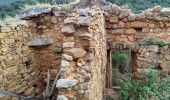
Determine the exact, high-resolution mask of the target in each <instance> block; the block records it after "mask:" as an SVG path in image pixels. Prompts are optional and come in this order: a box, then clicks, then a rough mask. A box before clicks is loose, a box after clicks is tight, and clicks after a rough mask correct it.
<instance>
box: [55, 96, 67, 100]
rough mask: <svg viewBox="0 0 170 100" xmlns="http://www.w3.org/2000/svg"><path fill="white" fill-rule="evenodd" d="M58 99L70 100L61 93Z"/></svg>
mask: <svg viewBox="0 0 170 100" xmlns="http://www.w3.org/2000/svg"><path fill="white" fill-rule="evenodd" d="M57 100H68V98H67V97H66V96H64V95H60V96H58V97H57Z"/></svg>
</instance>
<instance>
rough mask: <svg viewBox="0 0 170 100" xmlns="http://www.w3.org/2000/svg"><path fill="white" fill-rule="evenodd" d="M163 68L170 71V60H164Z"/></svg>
mask: <svg viewBox="0 0 170 100" xmlns="http://www.w3.org/2000/svg"><path fill="white" fill-rule="evenodd" d="M161 68H162V69H163V71H165V72H168V73H170V61H164V62H163V63H161Z"/></svg>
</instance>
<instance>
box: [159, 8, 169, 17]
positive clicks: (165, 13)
mask: <svg viewBox="0 0 170 100" xmlns="http://www.w3.org/2000/svg"><path fill="white" fill-rule="evenodd" d="M161 16H162V17H168V16H170V8H163V9H162V10H161Z"/></svg>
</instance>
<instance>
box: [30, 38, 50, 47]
mask: <svg viewBox="0 0 170 100" xmlns="http://www.w3.org/2000/svg"><path fill="white" fill-rule="evenodd" d="M50 44H53V39H52V38H50V37H42V38H38V39H33V40H31V41H29V42H27V45H28V46H33V47H34V46H44V45H50Z"/></svg>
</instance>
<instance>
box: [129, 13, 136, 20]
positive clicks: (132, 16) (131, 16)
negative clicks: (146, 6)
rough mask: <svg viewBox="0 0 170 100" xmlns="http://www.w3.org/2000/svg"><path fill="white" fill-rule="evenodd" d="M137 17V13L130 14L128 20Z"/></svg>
mask: <svg viewBox="0 0 170 100" xmlns="http://www.w3.org/2000/svg"><path fill="white" fill-rule="evenodd" d="M135 19H136V15H135V14H130V15H129V16H128V20H129V21H135Z"/></svg>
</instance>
